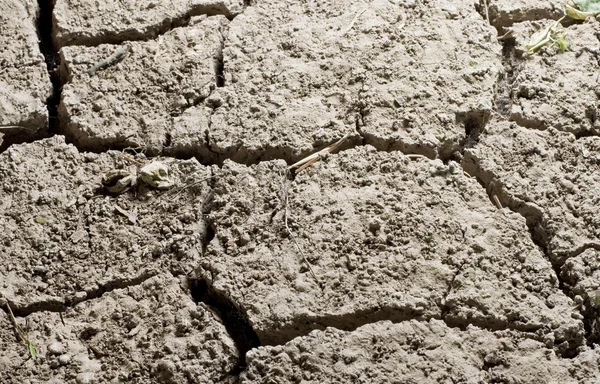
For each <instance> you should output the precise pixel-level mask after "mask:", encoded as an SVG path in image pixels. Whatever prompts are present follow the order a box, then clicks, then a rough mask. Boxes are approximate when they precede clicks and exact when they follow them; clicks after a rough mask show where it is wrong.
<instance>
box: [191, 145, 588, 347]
mask: <svg viewBox="0 0 600 384" xmlns="http://www.w3.org/2000/svg"><path fill="white" fill-rule="evenodd" d="M286 171H287V166H286V164H285V163H284V162H283V161H270V162H261V163H260V164H258V165H254V166H251V167H245V166H243V165H239V164H236V163H233V162H230V161H226V162H225V164H224V166H223V168H222V169H220V170H218V171H216V174H215V177H214V185H213V193H214V199H213V201H212V203H211V213H210V215H209V219H210V222H211V227H212V229H213V230H214V232H215V237H214V239H213V240H212V241H211V242H210V243H209V245H208V248H207V252H206V253H205V255H204V256H203V257H202V260H203V261H202V267H201V268H200V269H199V271H198V273H199V275H201V276H203V277H204V278H205V279H206V280H207V281H208V282H209V284H210V285H211V288H212V289H213V290H214V291H215V292H217V293H218V294H220V295H222V296H224V297H227V298H229V300H230V301H231V302H232V303H233V304H234V305H235V306H236V307H237V308H239V309H240V311H241V312H242V313H244V314H245V315H246V316H247V318H248V320H249V323H250V324H251V325H252V327H253V328H254V330H255V331H256V333H257V334H258V337H259V338H260V340H261V342H262V343H263V344H280V343H283V342H286V341H288V340H291V339H292V338H294V337H296V336H299V335H303V334H306V333H307V332H309V331H310V330H311V329H315V328H317V329H323V328H325V327H327V326H332V327H336V328H340V329H353V328H355V327H357V326H360V325H362V324H365V323H368V322H373V321H377V320H382V319H386V320H393V321H403V320H407V319H425V320H426V319H430V318H444V319H445V320H446V322H447V323H448V324H450V325H453V326H460V327H466V326H467V325H468V324H474V325H477V326H480V327H483V328H486V329H490V330H499V329H507V328H508V329H516V330H520V331H524V332H527V333H529V334H530V335H531V336H532V337H536V338H538V339H544V340H547V341H550V344H553V343H555V344H557V345H558V346H559V350H560V351H561V352H566V351H568V350H572V349H573V348H574V347H577V346H578V345H580V344H581V343H582V341H583V325H582V322H581V321H580V320H579V319H578V317H579V316H580V315H579V314H578V313H577V309H576V308H575V307H574V304H573V303H572V302H571V300H570V299H568V298H567V297H566V296H565V295H564V294H563V293H562V292H560V290H559V289H558V281H557V277H556V275H555V273H554V271H553V269H552V266H551V265H550V262H549V261H548V260H547V259H545V257H544V255H543V254H542V252H541V251H540V249H539V248H538V247H537V246H536V245H535V244H534V243H533V242H532V240H531V238H530V235H529V232H528V230H527V227H526V225H525V220H524V219H523V218H522V217H521V216H520V215H518V214H516V213H512V212H510V211H508V210H506V209H505V210H498V209H497V208H495V207H494V206H493V205H492V203H491V202H490V200H489V198H488V196H487V195H486V194H485V192H484V190H483V189H482V188H481V186H480V185H479V184H478V183H477V182H476V181H475V180H474V179H472V178H469V177H467V176H466V175H465V174H463V172H462V170H461V168H460V167H459V166H458V165H457V164H456V163H453V162H450V163H449V164H448V165H444V164H443V163H442V162H441V161H439V160H436V161H429V160H426V159H419V160H416V161H411V160H410V159H409V158H408V157H406V156H404V155H402V154H400V153H397V152H395V153H385V152H377V151H376V150H375V148H373V147H369V146H367V147H360V148H357V149H352V150H348V151H344V152H341V153H340V154H338V155H332V156H330V157H329V158H328V161H327V162H325V163H322V164H319V165H316V166H313V167H311V168H309V169H308V170H307V171H305V172H302V173H300V174H299V175H297V176H296V177H295V179H294V180H293V181H292V180H289V179H287V178H286Z"/></svg>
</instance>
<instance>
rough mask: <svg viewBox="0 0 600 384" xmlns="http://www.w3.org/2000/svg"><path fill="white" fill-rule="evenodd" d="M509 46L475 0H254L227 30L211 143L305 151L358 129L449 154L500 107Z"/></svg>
mask: <svg viewBox="0 0 600 384" xmlns="http://www.w3.org/2000/svg"><path fill="white" fill-rule="evenodd" d="M500 52H501V47H500V45H499V44H498V43H497V41H496V33H495V31H494V29H493V28H492V27H490V26H489V25H488V24H487V23H486V22H485V21H484V20H482V18H481V16H480V15H479V14H477V12H476V11H475V8H474V7H473V4H471V3H468V4H467V2H462V3H460V4H458V5H457V4H447V3H446V2H439V1H438V2H431V3H427V4H422V3H420V2H391V1H387V0H377V1H374V2H367V1H351V2H348V1H315V2H308V3H307V2H299V1H293V2H282V1H268V0H265V1H259V2H256V4H254V5H253V6H251V7H248V8H247V9H246V10H245V11H244V12H243V13H242V14H240V15H238V16H237V17H236V18H235V19H234V20H232V22H231V24H230V28H229V30H228V32H227V34H226V39H225V46H224V50H223V61H224V76H225V84H224V87H222V88H217V90H216V91H215V92H214V93H213V94H212V95H211V96H210V97H209V98H208V101H209V102H210V104H211V105H215V106H217V108H216V109H215V113H214V115H213V116H212V117H211V126H210V130H209V138H210V140H209V142H210V149H211V151H212V152H214V153H217V154H221V155H222V156H225V157H227V158H230V159H233V160H234V161H237V162H242V163H252V162H256V161H259V160H265V159H274V158H286V159H290V160H298V159H299V158H301V157H302V156H304V155H306V154H308V153H309V152H311V151H313V150H314V149H315V148H316V147H321V146H325V145H326V144H328V143H332V142H334V141H336V140H337V139H339V138H340V137H342V136H343V135H344V134H346V133H350V134H353V139H355V140H356V139H357V138H358V136H362V137H363V138H364V139H365V140H366V142H367V143H369V144H372V145H374V146H376V147H377V148H379V149H401V150H403V151H404V152H413V153H421V154H425V155H427V156H429V157H435V156H437V155H439V156H442V157H446V156H449V155H450V154H451V153H452V152H453V151H455V150H456V149H457V148H458V146H459V143H460V142H461V140H462V139H463V138H464V135H465V126H469V125H474V126H478V125H481V124H482V123H483V121H485V119H486V118H487V115H488V114H489V113H490V112H491V110H492V104H493V99H494V93H495V83H496V80H497V77H498V74H499V73H500V71H501V70H502V64H501V60H500ZM257 63H259V64H257Z"/></svg>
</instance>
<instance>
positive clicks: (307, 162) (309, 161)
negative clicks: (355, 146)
mask: <svg viewBox="0 0 600 384" xmlns="http://www.w3.org/2000/svg"><path fill="white" fill-rule="evenodd" d="M348 137H350V134H349V133H348V134H346V135H345V136H344V137H342V138H341V139H340V140H338V141H337V142H335V143H333V144H331V145H330V146H328V147H326V148H324V149H322V150H320V151H319V152H317V153H313V154H312V155H310V156H307V157H305V158H304V159H302V160H300V161H298V162H297V163H294V164H292V165H290V166H289V168H288V170H290V169H293V168H298V170H297V171H296V172H302V171H303V170H305V169H306V168H308V167H310V166H311V165H313V164H314V163H316V162H317V161H319V160H321V159H322V158H323V157H324V156H325V155H327V154H328V153H332V152H333V151H335V150H336V149H338V148H339V147H340V146H341V145H342V143H343V142H344V141H346V139H347V138H348Z"/></svg>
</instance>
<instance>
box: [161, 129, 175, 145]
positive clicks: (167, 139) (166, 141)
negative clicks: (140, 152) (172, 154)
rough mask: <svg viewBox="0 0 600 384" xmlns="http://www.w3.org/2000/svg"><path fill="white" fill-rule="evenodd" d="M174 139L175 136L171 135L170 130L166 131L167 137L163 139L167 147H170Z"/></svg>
mask: <svg viewBox="0 0 600 384" xmlns="http://www.w3.org/2000/svg"><path fill="white" fill-rule="evenodd" d="M172 141H173V136H172V135H171V133H170V132H166V133H165V139H164V141H163V147H166V148H168V147H170V146H171V142H172Z"/></svg>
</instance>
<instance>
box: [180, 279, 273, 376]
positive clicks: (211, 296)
mask: <svg viewBox="0 0 600 384" xmlns="http://www.w3.org/2000/svg"><path fill="white" fill-rule="evenodd" d="M190 290H191V295H192V298H193V299H194V301H195V302H196V303H200V302H201V303H204V304H206V305H208V306H209V307H211V308H212V309H213V310H214V311H215V312H216V313H217V315H218V316H219V317H220V318H221V321H222V322H223V325H224V326H225V329H227V332H228V333H229V336H230V337H231V338H232V339H233V341H234V342H235V344H236V346H237V349H238V351H239V360H238V365H237V366H236V367H235V368H234V369H233V370H232V371H231V372H229V374H231V375H238V374H240V373H241V372H242V371H243V370H244V368H245V367H246V353H247V352H248V351H249V350H251V349H253V348H257V347H260V346H261V343H260V340H259V339H258V336H257V335H256V332H255V331H254V329H253V328H252V326H251V325H250V322H249V321H248V318H247V317H246V314H245V313H244V312H242V311H241V310H240V309H238V308H237V307H236V306H235V304H234V303H233V302H231V300H229V298H227V296H225V295H224V294H222V293H220V292H218V291H217V290H216V289H214V287H213V286H212V285H211V284H210V282H209V281H208V280H207V279H190Z"/></svg>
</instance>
